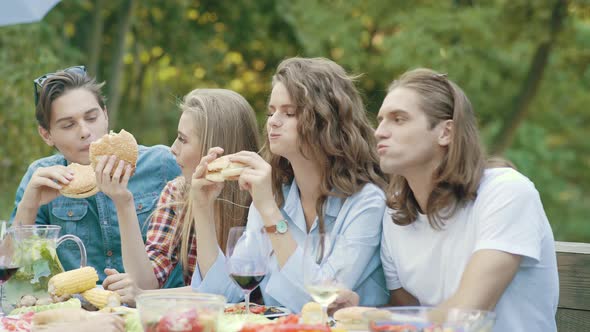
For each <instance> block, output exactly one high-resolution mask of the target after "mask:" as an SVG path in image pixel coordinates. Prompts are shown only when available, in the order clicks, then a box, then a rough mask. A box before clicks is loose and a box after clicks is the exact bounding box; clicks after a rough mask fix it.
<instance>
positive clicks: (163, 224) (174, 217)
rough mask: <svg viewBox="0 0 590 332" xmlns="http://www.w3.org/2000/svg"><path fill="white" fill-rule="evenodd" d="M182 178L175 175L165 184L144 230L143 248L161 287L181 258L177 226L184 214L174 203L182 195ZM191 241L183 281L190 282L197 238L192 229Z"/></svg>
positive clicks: (179, 234) (179, 235)
mask: <svg viewBox="0 0 590 332" xmlns="http://www.w3.org/2000/svg"><path fill="white" fill-rule="evenodd" d="M183 182H184V179H183V178H182V177H178V178H176V179H174V180H172V181H170V182H168V183H167V184H166V187H165V188H164V190H163V191H162V194H161V195H160V199H159V201H158V206H157V207H156V211H155V212H154V215H153V218H152V219H151V221H150V223H149V228H148V231H147V238H146V244H145V249H146V251H147V254H148V256H149V258H150V261H151V262H152V266H153V268H154V274H155V275H156V278H157V279H158V283H159V284H160V288H162V287H163V286H164V284H165V283H166V280H168V277H169V276H170V273H171V272H172V270H173V269H174V267H175V266H176V264H178V262H179V259H180V242H181V239H182V235H181V233H182V228H181V229H179V230H178V232H177V230H176V229H177V227H182V219H183V217H184V215H183V214H182V211H179V206H175V205H173V204H174V203H176V202H179V201H180V199H181V194H182V193H181V192H180V188H182V185H183ZM179 221H180V222H179ZM190 243H191V245H190V250H189V253H188V267H187V268H188V269H187V270H188V274H187V273H185V274H184V283H185V284H186V285H190V281H191V276H192V274H193V272H194V271H195V266H196V264H197V238H196V236H195V233H194V232H191V236H190Z"/></svg>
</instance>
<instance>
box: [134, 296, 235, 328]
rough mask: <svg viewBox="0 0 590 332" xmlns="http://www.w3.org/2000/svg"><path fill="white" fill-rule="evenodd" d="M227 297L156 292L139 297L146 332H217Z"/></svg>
mask: <svg viewBox="0 0 590 332" xmlns="http://www.w3.org/2000/svg"><path fill="white" fill-rule="evenodd" d="M225 302H226V301H225V298H224V297H223V296H220V295H214V294H202V293H188V292H187V293H179V292H161V291H158V292H154V293H144V294H141V295H139V296H138V297H137V298H136V304H137V310H138V311H139V317H140V320H141V324H142V326H143V330H144V331H145V332H168V331H170V332H191V331H201V332H215V331H217V330H218V328H217V324H218V322H219V317H220V316H221V314H222V313H223V309H224V308H225Z"/></svg>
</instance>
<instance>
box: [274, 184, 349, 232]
mask: <svg viewBox="0 0 590 332" xmlns="http://www.w3.org/2000/svg"><path fill="white" fill-rule="evenodd" d="M283 196H284V197H285V203H284V204H283V212H284V214H286V217H287V219H289V220H290V221H291V222H292V223H293V224H294V225H295V226H297V228H299V229H300V230H301V231H303V232H305V233H307V231H306V230H307V227H306V225H305V215H304V214H303V206H302V205H301V197H300V195H299V187H298V186H297V182H296V181H295V179H293V181H292V182H291V184H288V185H285V186H283ZM324 204H325V206H326V210H325V216H324V223H325V225H326V226H328V225H330V224H331V223H333V222H334V221H335V220H336V217H338V214H339V213H340V209H341V208H342V204H343V200H342V198H340V197H337V196H328V198H327V199H326V203H324ZM317 223H318V218H317V217H316V218H315V221H314V222H313V225H312V226H311V229H310V231H309V232H310V233H311V232H313V231H314V230H315V229H316V228H317ZM326 229H328V227H326Z"/></svg>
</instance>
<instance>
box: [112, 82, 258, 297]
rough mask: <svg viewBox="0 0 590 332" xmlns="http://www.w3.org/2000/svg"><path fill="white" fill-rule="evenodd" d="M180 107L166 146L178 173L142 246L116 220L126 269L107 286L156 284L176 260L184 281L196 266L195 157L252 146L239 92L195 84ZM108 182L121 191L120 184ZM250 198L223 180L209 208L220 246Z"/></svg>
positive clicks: (252, 131)
mask: <svg viewBox="0 0 590 332" xmlns="http://www.w3.org/2000/svg"><path fill="white" fill-rule="evenodd" d="M180 109H181V111H182V115H181V117H180V120H179V123H178V136H177V138H176V140H175V141H174V144H173V145H172V148H171V151H172V154H174V156H175V157H176V161H177V163H178V165H179V166H180V168H181V170H182V176H180V177H178V178H176V179H175V180H173V181H170V182H169V183H168V184H167V185H166V187H165V188H164V190H163V191H162V194H161V195H160V199H159V201H158V206H157V207H156V209H155V210H154V213H153V215H152V216H151V219H150V222H149V228H148V231H147V239H146V243H145V246H144V243H143V240H142V238H141V232H140V229H139V227H137V226H136V225H137V223H133V222H121V225H120V227H121V239H122V250H123V255H124V258H125V257H133V259H129V260H125V259H124V265H125V271H126V272H127V273H125V274H123V273H121V274H119V275H118V278H116V279H115V278H110V279H109V280H110V281H111V285H110V286H109V285H107V286H108V287H109V289H113V288H115V289H120V290H121V292H125V291H127V292H128V291H130V290H131V291H132V292H133V294H134V295H135V294H136V293H137V292H140V291H141V290H140V289H157V288H161V287H162V285H164V283H165V282H166V280H167V279H168V277H169V276H170V273H171V272H172V270H173V269H174V267H175V266H176V265H177V264H178V262H179V261H180V262H181V264H182V268H183V274H184V276H185V282H186V284H187V285H188V284H189V283H190V277H191V275H192V274H193V272H194V270H195V266H196V256H197V244H196V236H195V228H194V227H193V225H192V212H191V209H190V205H187V201H189V199H190V196H191V193H190V181H191V178H192V175H193V172H194V170H195V168H196V166H197V165H198V164H199V162H200V160H201V156H202V155H203V154H205V153H206V152H207V151H208V150H209V149H210V148H211V147H215V146H222V147H224V149H225V151H226V153H228V154H230V153H235V152H238V151H242V150H248V151H254V152H256V151H258V129H257V125H256V117H255V113H254V110H253V109H252V107H251V106H250V104H248V102H247V101H246V100H245V99H244V98H243V97H242V96H241V95H240V94H238V93H236V92H234V91H230V90H225V89H196V90H193V91H192V92H190V93H189V94H188V95H186V96H185V97H184V99H183V101H182V103H181V105H180ZM113 186H114V187H117V188H119V189H124V190H126V188H124V185H123V184H113ZM250 202H251V198H250V195H249V194H248V192H247V191H240V190H239V188H238V184H237V182H228V183H226V184H225V186H224V187H223V189H222V190H221V194H220V196H219V198H218V199H217V200H216V202H215V207H214V208H215V212H216V218H215V224H216V230H217V234H218V237H217V241H218V243H219V245H220V247H221V248H225V242H226V241H227V235H228V230H229V228H231V227H233V226H240V225H245V223H246V217H247V215H248V206H249V205H250ZM130 217H132V216H130ZM127 221H129V220H127ZM146 252H147V254H146ZM126 254H127V256H126ZM103 286H104V285H103ZM128 303H129V304H133V303H132V301H129V302H128Z"/></svg>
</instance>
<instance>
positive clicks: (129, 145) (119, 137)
mask: <svg viewBox="0 0 590 332" xmlns="http://www.w3.org/2000/svg"><path fill="white" fill-rule="evenodd" d="M138 154H139V147H138V145H137V141H136V140H135V137H133V135H131V134H130V133H129V132H127V131H125V129H121V131H120V132H119V133H118V134H117V133H115V132H113V131H111V132H110V133H109V134H106V135H104V136H103V137H101V138H100V139H98V140H97V141H94V142H92V143H91V144H90V164H91V165H92V168H93V169H94V168H96V165H97V164H98V157H100V156H112V155H114V156H116V157H117V160H116V161H115V167H113V169H112V170H111V176H112V175H113V174H114V173H115V170H116V169H117V167H116V165H118V164H119V161H120V160H123V161H124V162H126V163H128V164H130V165H131V167H132V168H133V172H134V171H135V166H136V164H137V156H138Z"/></svg>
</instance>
